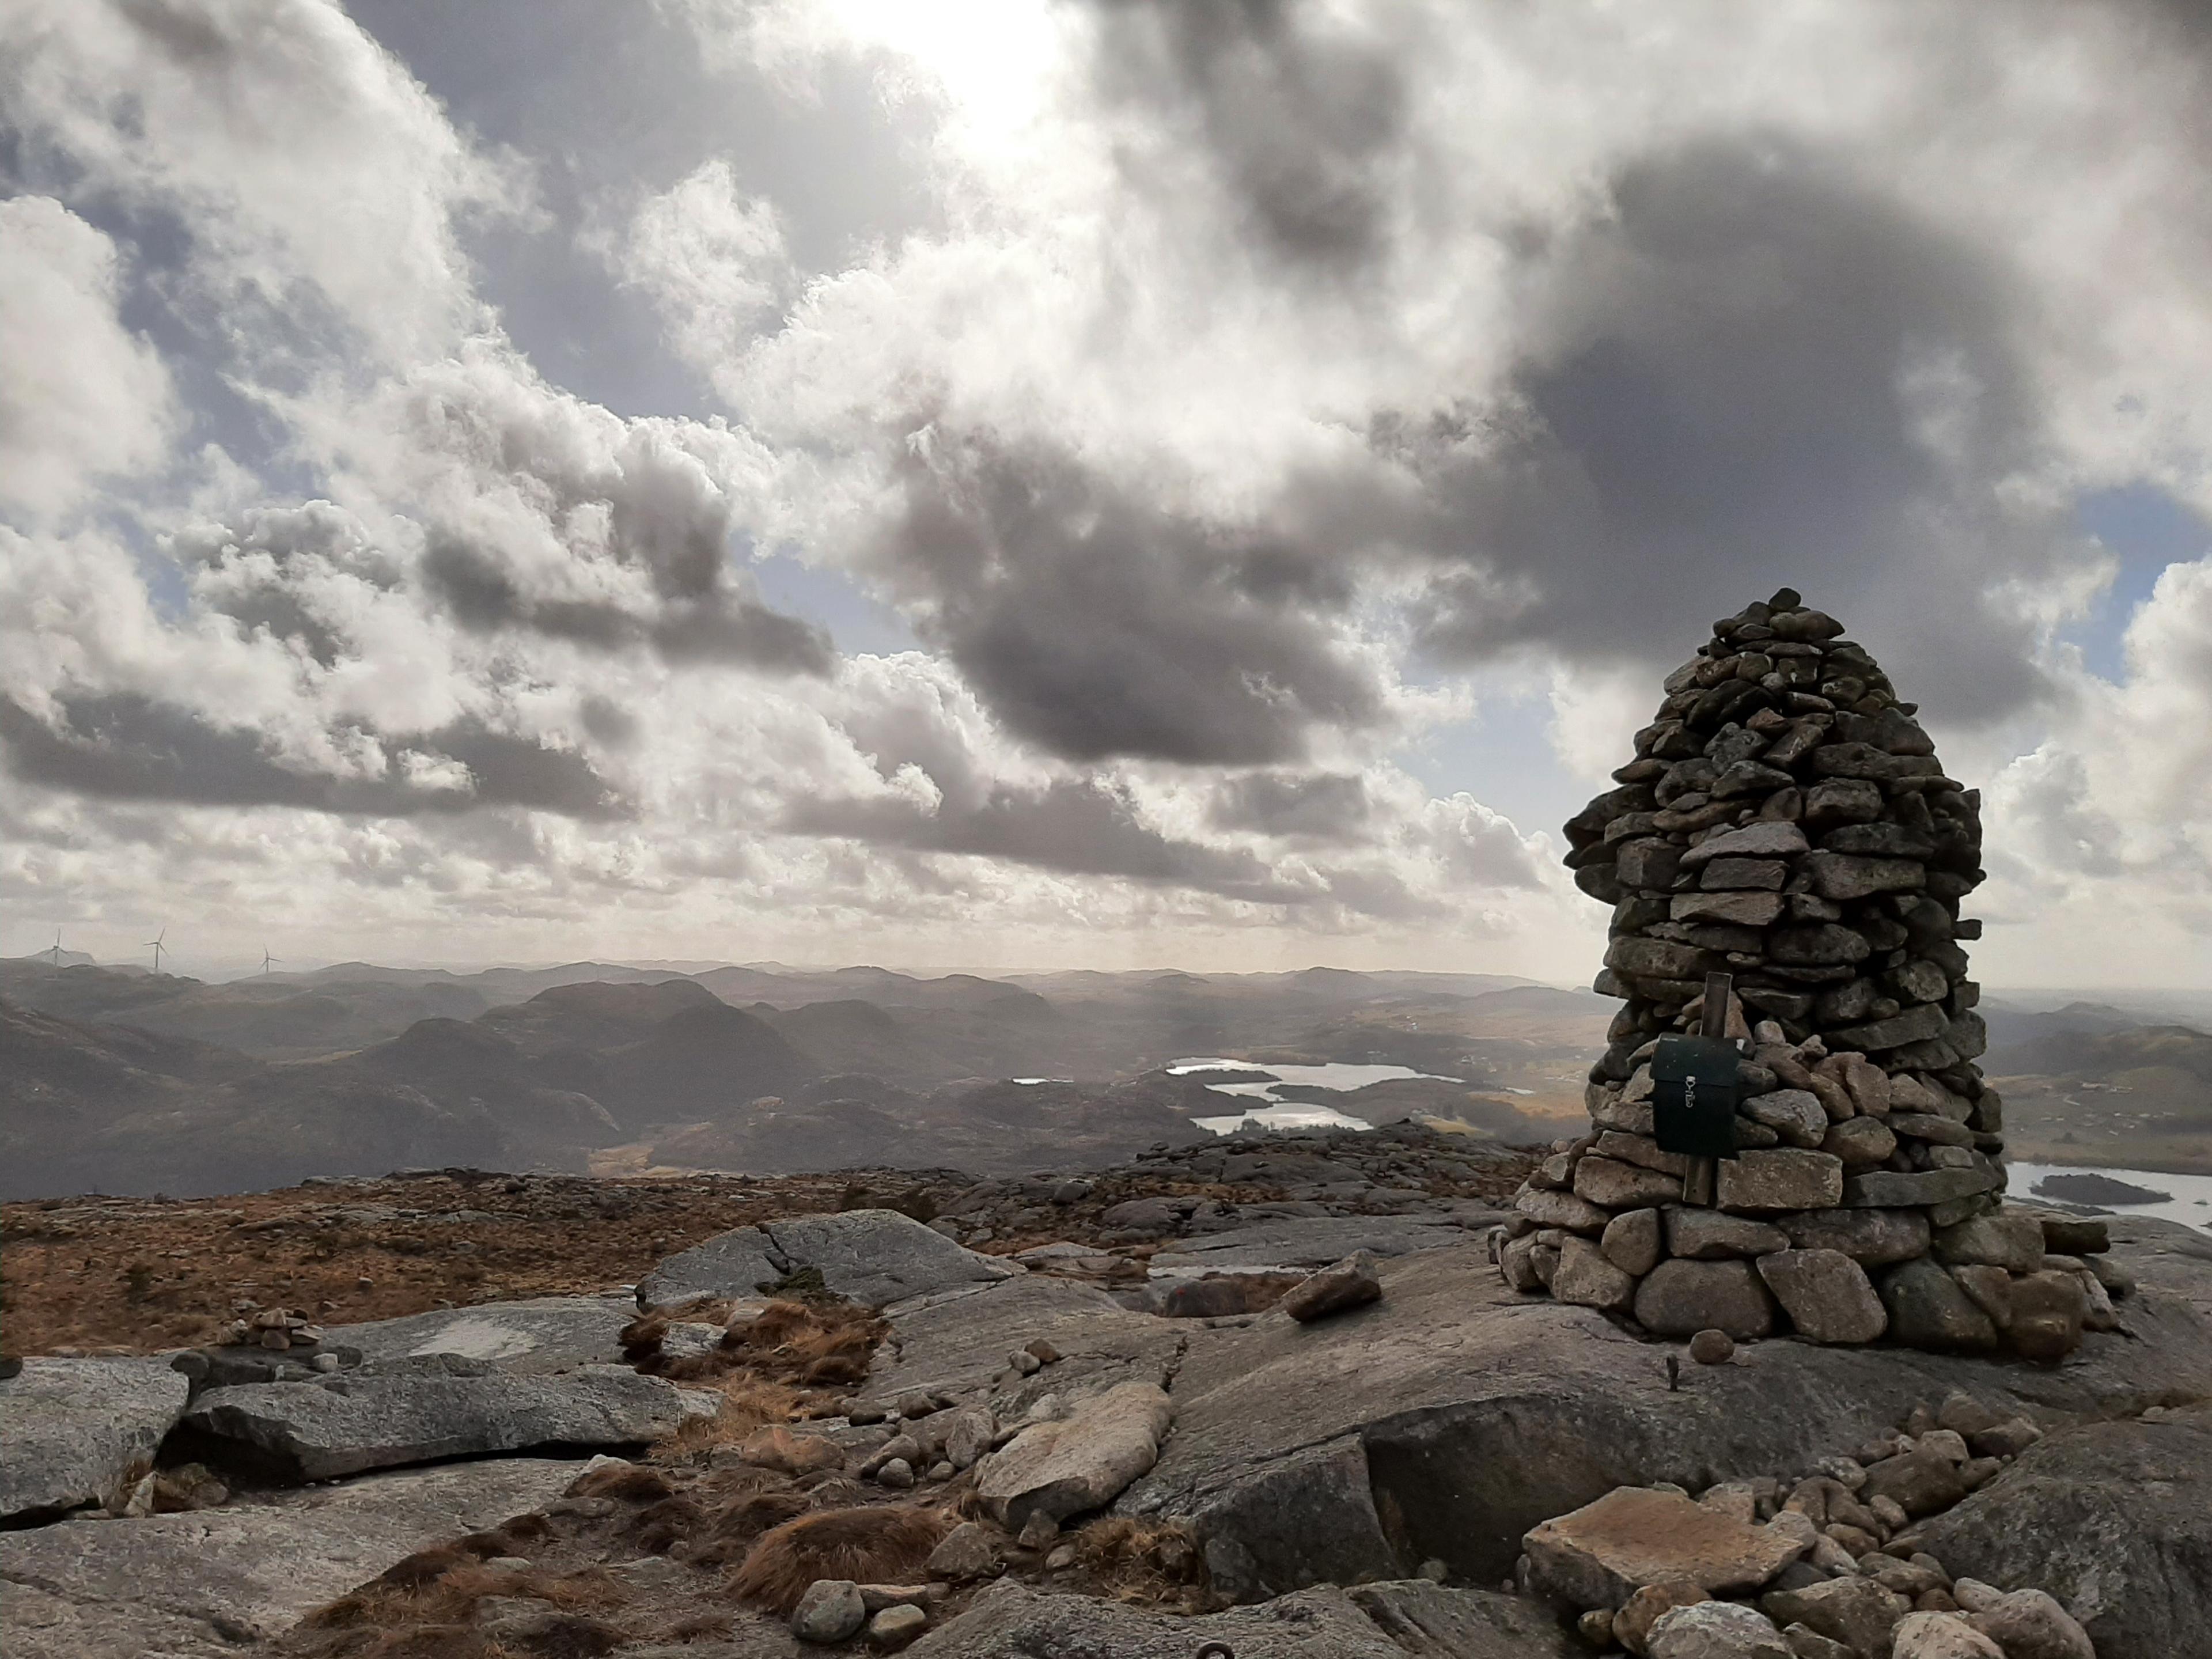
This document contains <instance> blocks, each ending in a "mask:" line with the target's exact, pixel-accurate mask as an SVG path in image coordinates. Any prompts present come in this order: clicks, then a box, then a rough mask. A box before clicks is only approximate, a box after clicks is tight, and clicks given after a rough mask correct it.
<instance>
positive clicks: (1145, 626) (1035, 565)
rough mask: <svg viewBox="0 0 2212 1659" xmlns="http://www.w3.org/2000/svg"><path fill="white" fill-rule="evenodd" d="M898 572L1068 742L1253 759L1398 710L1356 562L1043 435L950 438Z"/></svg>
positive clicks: (1184, 757) (890, 540)
mask: <svg viewBox="0 0 2212 1659" xmlns="http://www.w3.org/2000/svg"><path fill="white" fill-rule="evenodd" d="M933 440H934V441H933V443H932V444H931V445H930V446H929V447H928V449H927V453H926V455H924V454H922V453H917V452H915V451H912V450H910V451H909V452H908V455H907V458H906V460H905V462H904V468H905V471H904V478H903V486H904V497H903V503H902V511H901V512H900V513H898V514H897V516H896V520H895V521H894V522H893V523H892V524H891V526H890V527H889V528H888V529H887V530H886V531H885V532H884V533H883V535H882V538H881V539H880V542H879V544H878V546H877V548H876V549H875V554H876V556H877V558H878V561H879V565H880V568H881V569H882V570H883V571H884V573H885V574H886V576H887V578H888V580H890V581H891V582H892V583H893V584H894V585H895V586H897V587H899V588H900V589H901V590H902V592H904V593H905V594H906V595H907V596H908V598H909V599H912V600H914V601H915V603H916V605H917V606H918V609H919V612H920V614H919V616H918V617H917V619H916V620H917V625H918V631H919V632H921V634H922V635H923V636H924V637H925V638H926V639H928V640H929V641H932V642H933V643H935V644H938V645H939V646H941V647H943V648H944V649H945V652H946V653H947V654H948V655H950V656H951V658H952V659H953V660H954V661H955V662H956V663H957V664H958V665H959V667H960V669H961V670H962V671H963V674H965V676H966V677H967V678H968V680H969V684H971V685H973V686H974V687H975V690H976V693H977V695H978V696H980V697H981V699H982V700H983V702H985V703H986V704H987V706H988V707H989V708H991V710H992V712H993V713H994V714H996V715H997V716H998V717H999V719H1000V720H1002V721H1003V722H1004V723H1005V724H1006V726H1008V727H1009V728H1011V729H1012V731H1014V732H1017V733H1018V734H1019V735H1020V736H1022V737H1024V738H1028V739H1029V740H1030V741H1031V742H1033V743H1036V744H1040V745H1041V746H1042V747H1043V748H1045V749H1047V750H1050V751H1052V752H1053V753H1055V754H1058V755H1061V756H1064V757H1067V758H1070V759H1074V760H1083V761H1098V760H1104V759H1109V758H1112V757H1147V758H1152V759H1157V760H1167V761H1177V762H1183V763H1190V764H1231V765H1250V764H1263V763H1271V762H1279V761H1286V760H1292V759H1296V758H1297V757H1299V756H1301V755H1302V754H1303V753H1304V750H1305V747H1306V742H1307V737H1308V734H1309V732H1310V730H1311V728H1313V727H1314V726H1364V725H1369V724H1371V723H1374V722H1376V720H1379V719H1380V718H1381V717H1382V714H1383V690H1382V688H1381V686H1380V685H1379V684H1377V682H1376V678H1375V675H1374V671H1373V670H1372V668H1371V667H1370V666H1369V665H1366V664H1364V663H1362V662H1360V661H1359V660H1358V659H1357V658H1356V657H1355V656H1354V655H1353V654H1352V652H1350V651H1349V650H1348V649H1347V648H1346V645H1345V642H1344V635H1345V633H1346V619H1345V612H1346V609H1347V608H1348V607H1349V605H1350V604H1351V602H1352V594H1353V588H1352V577H1353V574H1354V572H1353V571H1352V568H1351V567H1350V566H1349V565H1348V564H1346V563H1345V562H1340V561H1339V560H1338V559H1337V558H1336V557H1334V556H1333V551H1332V550H1328V549H1322V548H1316V547H1310V546H1300V545H1297V544H1294V543H1292V542H1291V541H1288V540H1285V539H1282V538H1274V537H1271V536H1268V535H1266V534H1261V533H1255V532H1241V533H1232V532H1227V531H1225V530H1223V529H1221V528H1219V527H1218V526H1212V525H1209V524H1206V523H1204V522H1201V521H1200V520H1195V519H1192V518H1189V517H1188V516H1185V515H1183V514H1182V513H1178V512H1176V511H1175V510H1173V509H1171V508H1170V507H1164V506H1162V505H1160V504H1159V503H1158V502H1155V501H1150V500H1147V499H1146V498H1145V497H1144V495H1142V494H1141V493H1140V492H1139V490H1137V489H1133V488H1129V487H1125V486H1123V485H1121V484H1120V483H1115V481H1113V480H1111V479H1109V478H1107V477H1103V476H1101V475H1099V474H1098V473H1097V472H1095V471H1091V470H1090V469H1088V468H1086V467H1085V465H1083V464H1082V463H1080V462H1079V461H1078V460H1077V459H1075V458H1073V456H1072V455H1070V454H1068V453H1066V452H1065V451H1063V450H1060V449H1059V448H1056V447H1053V446H1051V445H1049V444H1047V443H1043V442H1041V441H1032V442H1024V443H1018V444H1017V443H1007V442H1002V441H1000V440H998V439H997V438H995V437H994V436H992V435H987V434H975V435H968V436H965V437H959V436H947V435H933Z"/></svg>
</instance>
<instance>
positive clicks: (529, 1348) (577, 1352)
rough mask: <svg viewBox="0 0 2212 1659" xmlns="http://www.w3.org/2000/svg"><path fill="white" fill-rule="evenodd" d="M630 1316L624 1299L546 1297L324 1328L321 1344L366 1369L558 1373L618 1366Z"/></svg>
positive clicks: (633, 1312) (632, 1313) (633, 1311)
mask: <svg viewBox="0 0 2212 1659" xmlns="http://www.w3.org/2000/svg"><path fill="white" fill-rule="evenodd" d="M636 1317H637V1309H636V1307H635V1305H634V1304H632V1302H631V1301H630V1299H629V1297H624V1296H548V1297H537V1298H535V1299H533V1300H531V1301H527V1302H483V1303H478V1304H477V1305H475V1306H474V1307H470V1308H441V1309H438V1310H435V1311H434V1312H431V1313H419V1314H406V1315H403V1316H401V1317H399V1318H398V1319H379V1320H374V1321H371V1322H368V1323H367V1324H362V1325H331V1326H325V1328H324V1332H323V1344H324V1346H325V1347H350V1348H358V1349H360V1350H361V1352H362V1358H364V1359H366V1360H368V1361H370V1362H372V1363H374V1362H378V1361H383V1360H393V1359H408V1358H422V1357H423V1356H426V1355H429V1354H441V1353H449V1354H458V1355H459V1356H460V1357H461V1358H464V1359H482V1360H484V1361H486V1362H488V1363H489V1364H492V1365H494V1366H496V1367H497V1368H498V1369H499V1370H502V1371H513V1372H518V1373H533V1372H544V1371H566V1370H574V1369H575V1368H576V1367H577V1366H579V1365H611V1364H619V1363H620V1362H621V1359H622V1357H623V1356H622V1341H621V1337H622V1329H623V1326H624V1325H627V1324H628V1323H629V1322H630V1321H631V1320H633V1319H635V1318H636Z"/></svg>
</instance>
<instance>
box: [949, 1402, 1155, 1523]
mask: <svg viewBox="0 0 2212 1659" xmlns="http://www.w3.org/2000/svg"><path fill="white" fill-rule="evenodd" d="M1174 1420H1175V1404H1174V1402H1173V1401H1170V1399H1169V1398H1168V1396H1167V1393H1166V1391H1165V1390H1164V1389H1161V1388H1159V1387H1158V1386H1157V1385H1156V1384H1153V1383H1117V1384H1115V1386H1114V1387H1113V1388H1110V1389H1107V1390H1106V1391H1105V1392H1104V1393H1103V1394H1099V1395H1092V1396H1091V1398H1089V1399H1087V1400H1085V1401H1083V1402H1082V1403H1081V1404H1080V1405H1079V1406H1077V1407H1076V1408H1075V1410H1074V1412H1073V1414H1071V1415H1070V1416H1068V1417H1066V1418H1063V1419H1060V1420H1058V1421H1056V1422H1046V1423H1038V1424H1035V1425H1032V1426H1030V1427H1029V1428H1026V1429H1024V1430H1023V1431H1021V1433H1020V1434H1018V1435H1017V1436H1015V1437H1014V1438H1013V1439H1012V1441H1010V1442H1009V1443H1007V1444H1006V1447H1005V1448H1004V1449H1002V1450H1000V1451H995V1452H994V1453H992V1454H991V1455H990V1456H988V1457H987V1458H985V1459H984V1460H983V1461H982V1462H981V1463H979V1464H978V1465H976V1470H975V1492H976V1495H977V1496H978V1497H979V1498H981V1499H982V1500H983V1503H984V1505H985V1507H986V1508H987V1509H988V1510H990V1512H991V1516H992V1518H993V1519H994V1520H995V1521H997V1522H999V1523H1000V1525H1001V1526H1003V1527H1005V1528H1006V1530H1007V1531H1009V1532H1015V1533H1018V1532H1019V1531H1020V1530H1021V1529H1022V1527H1023V1525H1024V1523H1025V1522H1027V1521H1028V1520H1029V1518H1030V1516H1033V1515H1047V1516H1051V1517H1052V1518H1053V1519H1054V1520H1055V1521H1065V1520H1066V1519H1067V1518H1068V1516H1072V1515H1082V1514H1085V1513H1087V1512H1088V1511H1090V1510H1095V1509H1099V1508H1103V1506H1104V1505H1106V1504H1109V1503H1111V1502H1113V1500H1114V1499H1115V1498H1116V1497H1118V1496H1120V1494H1121V1491H1122V1489H1123V1488H1124V1487H1126V1486H1127V1485H1128V1484H1129V1483H1130V1482H1131V1481H1132V1480H1135V1479H1136V1478H1137V1477H1138V1476H1139V1475H1140V1474H1144V1473H1145V1471H1146V1470H1147V1469H1149V1468H1152V1465H1153V1464H1154V1463H1156V1462H1158V1461H1159V1455H1160V1442H1161V1441H1162V1440H1164V1439H1165V1438H1166V1437H1167V1431H1168V1425H1169V1424H1170V1423H1171V1422H1173V1421H1174Z"/></svg>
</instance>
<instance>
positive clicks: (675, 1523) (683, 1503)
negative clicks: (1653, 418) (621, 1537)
mask: <svg viewBox="0 0 2212 1659" xmlns="http://www.w3.org/2000/svg"><path fill="white" fill-rule="evenodd" d="M706 1524H707V1512H706V1510H702V1509H701V1508H700V1507H699V1505H698V1504H696V1503H695V1502H694V1501H693V1500H692V1499H691V1498H689V1497H687V1496H683V1495H678V1496H677V1497H674V1498H662V1499H661V1500H660V1502H659V1503H658V1504H653V1505H652V1506H651V1507H650V1508H648V1509H644V1510H640V1511H639V1512H638V1516H637V1521H636V1525H635V1531H634V1532H633V1533H632V1534H631V1535H632V1537H634V1538H635V1540H636V1541H637V1547H638V1548H639V1549H641V1550H642V1551H644V1552H645V1553H647V1555H665V1554H666V1553H668V1550H669V1547H670V1546H671V1545H672V1544H674V1543H675V1542H676V1541H677V1540H678V1539H679V1538H696V1537H697V1536H698V1535H699V1533H700V1530H701V1528H703V1527H705V1525H706Z"/></svg>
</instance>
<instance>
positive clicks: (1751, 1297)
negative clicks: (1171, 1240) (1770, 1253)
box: [1635, 1260, 1774, 1342]
mask: <svg viewBox="0 0 2212 1659" xmlns="http://www.w3.org/2000/svg"><path fill="white" fill-rule="evenodd" d="M1635 1312H1636V1320H1637V1322H1638V1324H1640V1325H1642V1326H1643V1327H1644V1329H1645V1330H1647V1331H1650V1333H1651V1334H1653V1335H1654V1336H1678V1337H1679V1336H1694V1335H1695V1334H1697V1333H1698V1332H1699V1331H1702V1330H1705V1328H1708V1327H1711V1328H1713V1329H1715V1330H1722V1331H1726V1332H1727V1333H1728V1334H1729V1335H1730V1336H1732V1337H1734V1338H1735V1340H1737V1341H1739V1342H1742V1341H1747V1340H1750V1339H1752V1338H1753V1337H1759V1336H1765V1335H1768V1334H1771V1332H1772V1331H1773V1329H1774V1298H1773V1297H1771V1296H1770V1295H1768V1294H1767V1290H1766V1286H1765V1284H1764V1283H1763V1282H1761V1280H1760V1279H1759V1275H1758V1273H1756V1272H1754V1271H1753V1268H1752V1265H1751V1263H1750V1262H1748V1261H1679V1260H1677V1261H1662V1262H1661V1263H1660V1264H1659V1265H1658V1266H1657V1267H1654V1268H1653V1269H1652V1270H1651V1272H1650V1273H1649V1274H1648V1275H1646V1276H1645V1278H1644V1282H1643V1283H1642V1284H1640V1285H1638V1286H1637V1287H1636V1302H1635Z"/></svg>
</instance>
